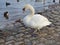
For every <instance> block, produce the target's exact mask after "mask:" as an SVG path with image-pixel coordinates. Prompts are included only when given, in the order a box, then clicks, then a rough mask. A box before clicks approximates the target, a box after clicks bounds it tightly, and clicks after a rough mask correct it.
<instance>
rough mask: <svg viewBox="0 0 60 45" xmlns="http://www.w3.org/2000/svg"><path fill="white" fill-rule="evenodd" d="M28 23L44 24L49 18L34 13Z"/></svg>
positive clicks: (47, 22)
mask: <svg viewBox="0 0 60 45" xmlns="http://www.w3.org/2000/svg"><path fill="white" fill-rule="evenodd" d="M30 23H31V24H34V25H35V26H46V25H49V24H50V23H51V22H49V20H48V19H47V18H46V17H44V16H42V15H39V14H36V15H34V16H33V17H32V19H31V22H30Z"/></svg>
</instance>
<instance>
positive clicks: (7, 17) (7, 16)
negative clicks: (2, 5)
mask: <svg viewBox="0 0 60 45" xmlns="http://www.w3.org/2000/svg"><path fill="white" fill-rule="evenodd" d="M4 17H5V19H9V14H8V11H5V12H4Z"/></svg>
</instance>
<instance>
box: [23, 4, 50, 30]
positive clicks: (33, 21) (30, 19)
mask: <svg viewBox="0 0 60 45" xmlns="http://www.w3.org/2000/svg"><path fill="white" fill-rule="evenodd" d="M26 10H30V11H31V13H30V14H29V15H27V16H25V17H24V18H23V23H24V25H25V26H27V27H30V28H35V29H37V30H40V29H41V28H43V27H45V26H47V25H50V24H51V22H50V21H49V20H48V19H47V18H46V17H45V16H43V15H40V14H35V9H34V8H33V6H32V5H30V4H26V5H25V6H24V8H23V12H25V11H26Z"/></svg>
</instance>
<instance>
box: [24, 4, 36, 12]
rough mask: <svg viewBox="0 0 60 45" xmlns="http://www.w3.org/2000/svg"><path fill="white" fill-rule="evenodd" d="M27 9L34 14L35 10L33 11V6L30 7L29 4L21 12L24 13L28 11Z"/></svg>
mask: <svg viewBox="0 0 60 45" xmlns="http://www.w3.org/2000/svg"><path fill="white" fill-rule="evenodd" d="M28 9H29V10H31V11H32V13H33V12H34V13H35V10H34V8H33V6H32V5H30V4H26V5H25V6H24V8H23V12H25V10H28Z"/></svg>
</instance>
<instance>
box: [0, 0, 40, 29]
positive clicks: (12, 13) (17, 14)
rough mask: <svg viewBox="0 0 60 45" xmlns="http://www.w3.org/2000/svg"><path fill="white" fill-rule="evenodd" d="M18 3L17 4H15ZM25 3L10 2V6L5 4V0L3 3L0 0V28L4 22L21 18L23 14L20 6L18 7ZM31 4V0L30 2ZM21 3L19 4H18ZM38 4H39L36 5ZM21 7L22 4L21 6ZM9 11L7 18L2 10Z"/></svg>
mask: <svg viewBox="0 0 60 45" xmlns="http://www.w3.org/2000/svg"><path fill="white" fill-rule="evenodd" d="M17 4H18V5H17ZM24 4H25V3H22V2H21V3H17V2H16V3H12V4H11V5H10V6H7V7H6V5H5V2H4V3H3V1H2V0H0V28H3V27H4V26H5V25H6V24H8V23H11V22H14V21H15V20H17V19H20V18H21V19H22V18H23V16H24V14H23V13H22V8H20V7H21V6H22V5H24ZM31 4H32V5H34V4H33V2H31ZM20 5H21V6H20ZM38 6H39V5H38ZM22 7H23V6H22ZM5 11H8V12H9V19H8V20H7V19H5V18H4V15H3V14H4V12H5Z"/></svg>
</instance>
